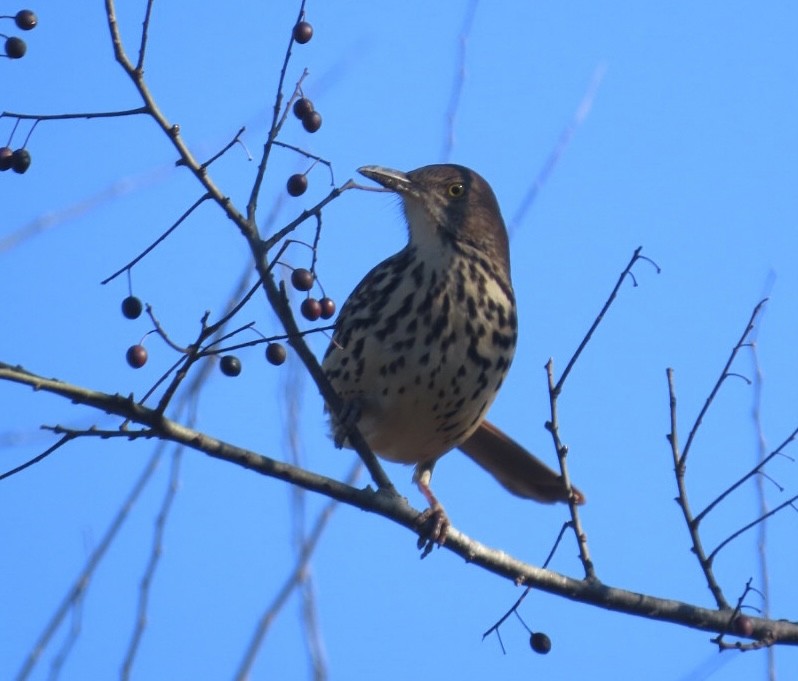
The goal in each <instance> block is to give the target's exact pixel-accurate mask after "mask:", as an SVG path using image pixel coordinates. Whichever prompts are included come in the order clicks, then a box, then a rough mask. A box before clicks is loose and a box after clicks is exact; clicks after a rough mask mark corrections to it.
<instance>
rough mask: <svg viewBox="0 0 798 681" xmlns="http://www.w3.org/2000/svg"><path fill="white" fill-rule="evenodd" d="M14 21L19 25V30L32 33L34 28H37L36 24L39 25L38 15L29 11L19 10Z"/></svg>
mask: <svg viewBox="0 0 798 681" xmlns="http://www.w3.org/2000/svg"><path fill="white" fill-rule="evenodd" d="M14 21H15V23H16V24H17V28H20V29H22V30H23V31H30V30H31V29H32V28H36V24H38V23H39V20H38V19H37V18H36V15H35V14H34V13H33V12H32V11H31V10H29V9H21V10H19V12H17V15H16V16H15V17H14Z"/></svg>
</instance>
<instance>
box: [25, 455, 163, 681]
mask: <svg viewBox="0 0 798 681" xmlns="http://www.w3.org/2000/svg"><path fill="white" fill-rule="evenodd" d="M163 444H164V443H162V444H161V446H163ZM160 459H161V452H160V449H158V450H156V451H155V453H154V454H153V455H152V456H151V457H150V460H149V461H148V462H147V464H146V465H145V466H144V469H143V470H142V472H141V474H140V475H139V477H138V479H137V480H136V482H135V483H134V485H133V487H132V488H131V490H130V493H129V494H128V496H127V498H126V499H125V501H124V502H123V504H122V505H121V506H120V508H119V510H118V511H117V513H116V516H115V517H114V519H113V520H112V521H111V524H110V525H109V527H108V529H107V530H106V531H105V534H104V535H103V537H102V539H101V540H100V543H99V544H98V545H97V548H95V549H94V551H92V553H91V556H90V557H89V559H88V560H87V561H86V565H85V566H84V568H83V570H82V571H81V573H80V575H79V576H78V578H77V579H76V580H75V582H74V584H73V585H72V586H71V587H70V589H69V591H68V592H67V594H66V596H65V597H64V600H63V601H62V602H61V605H59V606H58V608H56V611H55V612H54V613H53V616H52V617H51V618H50V621H49V622H48V623H47V624H46V625H45V627H44V631H42V633H41V635H40V636H39V638H38V640H37V641H36V643H35V644H34V646H33V648H32V649H31V651H30V652H29V653H28V656H27V658H26V659H25V662H24V664H23V665H22V669H20V671H19V673H18V674H17V676H16V680H17V681H24V680H25V679H27V678H28V677H29V676H30V673H31V672H32V671H33V667H34V666H35V665H36V663H37V662H38V660H39V657H40V656H41V654H42V652H44V649H45V648H46V647H47V645H48V644H49V643H50V640H51V639H52V637H53V635H54V634H55V632H56V631H57V630H58V628H59V627H60V626H61V622H63V620H64V618H65V617H66V616H67V614H68V613H69V612H70V611H71V610H72V609H73V607H74V606H75V604H76V603H79V602H80V600H81V599H82V597H83V593H84V591H85V590H86V588H87V587H88V585H89V583H90V582H91V579H92V576H93V575H94V571H95V570H96V569H97V567H98V566H99V564H100V562H101V561H102V559H103V558H104V557H105V554H106V552H107V551H108V549H109V547H110V546H111V544H112V543H113V541H114V539H115V538H116V535H117V534H118V532H119V530H120V528H121V527H122V525H123V524H124V522H125V520H126V519H127V517H128V515H129V513H130V510H131V509H132V508H133V506H134V504H135V503H136V501H137V500H138V498H139V496H140V495H141V492H142V491H143V490H144V488H145V487H146V486H147V484H148V483H149V481H150V478H151V477H152V475H153V473H155V470H156V469H157V468H158V463H159V461H160Z"/></svg>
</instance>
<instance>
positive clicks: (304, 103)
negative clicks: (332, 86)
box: [294, 97, 313, 120]
mask: <svg viewBox="0 0 798 681" xmlns="http://www.w3.org/2000/svg"><path fill="white" fill-rule="evenodd" d="M312 111H313V102H311V101H310V100H309V99H308V98H307V97H300V98H299V99H297V100H296V101H295V102H294V116H296V117H297V118H298V119H299V120H302V119H303V118H304V117H305V116H307V115H308V114H309V113H311V112H312Z"/></svg>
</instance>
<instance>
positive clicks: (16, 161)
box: [11, 149, 30, 175]
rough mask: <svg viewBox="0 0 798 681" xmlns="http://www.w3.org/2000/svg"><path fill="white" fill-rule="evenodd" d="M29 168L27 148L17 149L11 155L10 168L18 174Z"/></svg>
mask: <svg viewBox="0 0 798 681" xmlns="http://www.w3.org/2000/svg"><path fill="white" fill-rule="evenodd" d="M28 168H30V153H29V152H28V150H27V149H17V150H16V151H14V154H13V155H12V156H11V169H12V170H13V171H14V172H15V173H19V174H20V175H21V174H22V173H24V172H25V171H26V170H27V169H28Z"/></svg>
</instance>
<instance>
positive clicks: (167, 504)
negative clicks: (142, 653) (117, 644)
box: [120, 447, 183, 681]
mask: <svg viewBox="0 0 798 681" xmlns="http://www.w3.org/2000/svg"><path fill="white" fill-rule="evenodd" d="M182 452H183V448H182V447H178V448H177V451H175V452H174V454H173V455H172V470H171V472H170V474H169V484H168V485H167V488H166V493H165V494H164V497H163V500H162V501H161V509H160V511H159V512H158V517H157V518H156V520H155V533H154V536H153V539H152V550H151V551H150V559H149V561H148V562H147V567H146V569H145V571H144V575H143V576H142V578H141V582H140V585H139V602H138V608H137V614H136V626H135V628H134V629H133V636H132V637H131V639H130V643H129V644H128V648H127V653H126V655H125V661H124V662H123V663H122V671H121V674H120V677H121V678H122V679H124V680H125V681H127V679H129V678H130V673H131V671H132V669H133V662H134V660H135V658H136V653H137V651H138V648H139V644H140V643H141V639H142V638H143V636H144V629H145V627H146V625H147V608H148V606H149V600H150V586H151V585H152V581H153V579H154V577H155V571H156V569H157V568H158V563H159V561H160V559H161V554H162V553H163V537H164V533H165V531H166V523H167V519H168V518H169V511H170V510H171V508H172V504H173V503H174V500H175V497H176V496H177V489H178V479H179V474H180V462H181V461H182Z"/></svg>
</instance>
